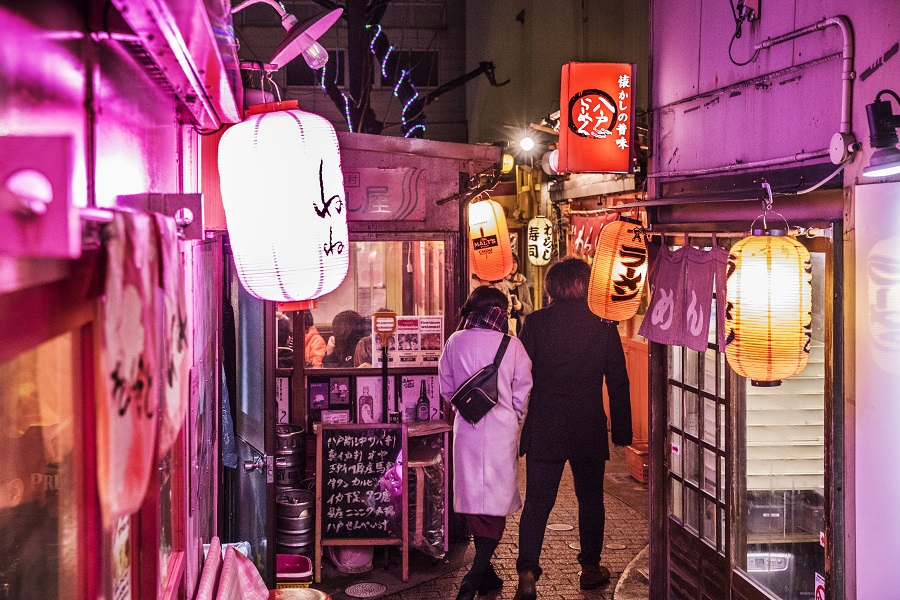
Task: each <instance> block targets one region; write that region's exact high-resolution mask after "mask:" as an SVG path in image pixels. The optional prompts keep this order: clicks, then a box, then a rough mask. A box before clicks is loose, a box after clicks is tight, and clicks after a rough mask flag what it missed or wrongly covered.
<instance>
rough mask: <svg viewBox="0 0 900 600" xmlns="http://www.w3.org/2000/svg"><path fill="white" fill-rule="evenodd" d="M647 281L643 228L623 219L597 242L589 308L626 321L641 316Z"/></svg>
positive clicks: (604, 317) (615, 222) (589, 294)
mask: <svg viewBox="0 0 900 600" xmlns="http://www.w3.org/2000/svg"><path fill="white" fill-rule="evenodd" d="M646 279H647V244H646V242H645V241H644V233H643V229H642V228H641V226H640V224H638V223H634V222H632V220H631V219H619V220H618V221H614V222H612V223H610V224H608V225H607V226H606V227H604V228H603V231H601V232H600V237H599V238H598V239H597V250H596V251H595V253H594V262H593V264H592V265H591V279H590V283H589V285H588V306H589V307H590V309H591V312H593V313H594V314H595V315H597V316H599V317H601V318H603V319H609V320H611V321H625V320H627V319H630V318H631V317H633V316H634V315H635V314H636V313H637V309H638V307H639V306H640V304H641V292H643V290H644V283H645V281H646Z"/></svg>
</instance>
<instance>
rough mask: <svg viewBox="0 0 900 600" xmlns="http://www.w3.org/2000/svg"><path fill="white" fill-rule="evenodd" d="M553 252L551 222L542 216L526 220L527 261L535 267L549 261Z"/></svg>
mask: <svg viewBox="0 0 900 600" xmlns="http://www.w3.org/2000/svg"><path fill="white" fill-rule="evenodd" d="M551 254H553V223H552V222H551V221H550V219H548V218H547V217H544V216H537V217H535V218H533V219H531V220H530V221H528V261H529V262H530V263H531V264H533V265H534V266H536V267H543V266H544V265H546V264H547V263H548V262H550V256H551Z"/></svg>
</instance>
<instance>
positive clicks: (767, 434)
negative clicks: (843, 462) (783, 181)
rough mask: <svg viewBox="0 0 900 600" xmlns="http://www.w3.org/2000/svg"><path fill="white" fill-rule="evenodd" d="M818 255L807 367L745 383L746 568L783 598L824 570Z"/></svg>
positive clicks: (801, 593) (804, 591) (802, 592)
mask: <svg viewBox="0 0 900 600" xmlns="http://www.w3.org/2000/svg"><path fill="white" fill-rule="evenodd" d="M811 258H812V267H813V305H812V306H813V319H812V322H813V327H812V345H811V348H810V355H809V361H808V363H807V366H806V368H805V369H804V370H803V371H802V372H801V373H800V374H799V375H797V376H796V377H793V378H791V379H786V380H784V381H782V382H781V385H780V386H777V387H762V388H761V387H755V386H752V385H751V384H750V382H749V381H747V382H746V388H745V390H746V402H747V418H746V429H745V434H746V457H747V459H746V460H747V462H746V473H747V475H746V477H747V479H746V483H747V485H746V498H745V501H746V505H747V507H748V514H747V520H746V523H745V529H746V531H745V533H746V539H747V547H746V571H747V574H748V576H749V577H750V578H751V579H752V580H754V581H755V582H756V583H758V584H759V585H760V586H762V587H764V588H766V589H767V590H769V591H770V592H771V593H773V594H774V595H775V596H776V597H778V598H806V597H810V598H811V597H812V596H813V595H814V593H815V588H814V585H815V575H816V573H818V574H820V575H824V573H825V554H824V548H823V547H822V545H821V544H820V542H819V535H820V532H823V531H824V528H825V515H824V508H825V427H824V426H825V418H824V417H825V377H826V363H825V343H824V340H825V337H824V328H825V327H824V323H825V318H824V313H825V311H824V304H825V292H824V282H825V255H824V254H822V253H811Z"/></svg>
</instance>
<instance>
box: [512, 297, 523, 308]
mask: <svg viewBox="0 0 900 600" xmlns="http://www.w3.org/2000/svg"><path fill="white" fill-rule="evenodd" d="M511 298H512V308H513V310H517V311H518V310H522V302H521V301H520V300H519V299H518V298H517V297H516V296H512V297H511Z"/></svg>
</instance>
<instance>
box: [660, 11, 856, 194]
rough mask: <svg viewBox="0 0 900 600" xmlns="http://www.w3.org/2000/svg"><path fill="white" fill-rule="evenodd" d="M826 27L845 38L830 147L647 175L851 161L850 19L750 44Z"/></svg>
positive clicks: (760, 45)
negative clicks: (824, 160) (836, 122)
mask: <svg viewBox="0 0 900 600" xmlns="http://www.w3.org/2000/svg"><path fill="white" fill-rule="evenodd" d="M827 27H839V28H840V30H841V35H842V37H843V39H844V45H843V49H842V51H841V62H842V69H841V128H840V130H839V131H838V132H837V133H835V134H834V135H833V136H832V138H831V145H830V147H829V148H824V149H822V150H814V151H811V152H801V153H799V154H795V155H792V156H784V157H781V158H773V159H768V160H762V161H756V162H749V163H737V164H733V165H726V166H724V167H712V168H708V169H695V170H693V171H669V172H665V173H650V174H648V177H652V178H662V177H681V176H688V175H707V174H712V173H722V172H728V171H738V170H746V169H752V168H756V167H764V166H774V165H782V164H788V163H792V162H796V161H798V160H801V161H802V160H809V159H812V158H819V157H822V156H830V157H831V162H832V163H834V164H836V165H839V164H842V163H844V162H847V161H848V160H850V158H851V157H852V156H853V153H854V152H857V151H858V150H859V149H860V144H859V142H858V141H856V136H855V135H853V131H852V126H851V113H852V106H853V104H852V102H853V80H854V79H855V78H856V73H854V71H853V28H852V27H851V26H850V20H849V19H848V18H847V17H845V16H843V15H837V16H835V17H826V18H824V19H822V20H821V21H818V22H816V23H813V24H812V25H807V26H806V27H802V28H800V29H795V30H794V31H789V32H788V33H785V34H782V35H779V36H776V37H773V38H767V39H765V40H763V41H762V42H760V43H758V44H756V45H755V46H754V47H753V50H754V52H755V53H758V52H759V51H760V50H764V49H768V48H771V47H772V46H776V45H778V44H781V43H783V42H788V41H791V40H794V39H797V38H798V37H802V36H804V35H808V34H810V33H815V32H816V31H822V30H823V29H825V28H827Z"/></svg>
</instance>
